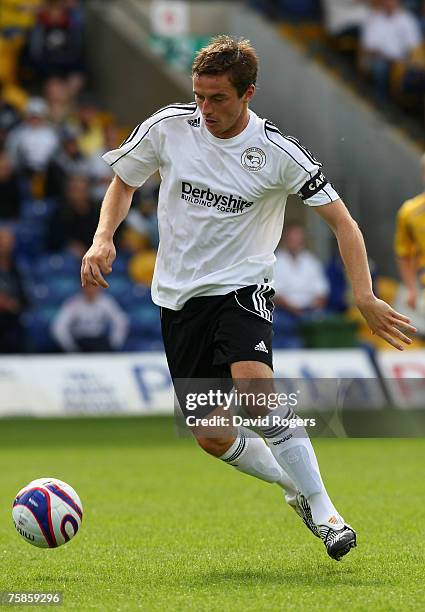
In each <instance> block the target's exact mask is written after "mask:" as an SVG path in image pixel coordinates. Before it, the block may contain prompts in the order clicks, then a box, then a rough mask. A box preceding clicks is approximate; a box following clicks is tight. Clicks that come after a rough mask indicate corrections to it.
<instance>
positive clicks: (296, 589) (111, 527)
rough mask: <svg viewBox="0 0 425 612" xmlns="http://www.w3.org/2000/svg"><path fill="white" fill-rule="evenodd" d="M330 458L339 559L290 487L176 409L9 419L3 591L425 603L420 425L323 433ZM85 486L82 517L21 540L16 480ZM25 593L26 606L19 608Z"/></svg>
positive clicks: (173, 603) (120, 597) (3, 457)
mask: <svg viewBox="0 0 425 612" xmlns="http://www.w3.org/2000/svg"><path fill="white" fill-rule="evenodd" d="M315 446H316V450H317V455H318V458H319V461H320V464H321V468H322V473H323V475H324V478H325V481H326V483H327V486H328V490H329V492H330V494H331V496H332V497H333V499H334V501H335V503H336V505H337V507H338V508H339V509H340V511H341V512H342V513H343V514H344V515H345V518H346V520H348V521H349V522H350V523H351V524H352V525H353V526H354V527H355V528H356V529H357V531H358V548H356V549H354V550H353V551H352V552H351V553H350V554H349V555H348V557H346V558H345V559H344V560H342V561H341V562H340V563H336V562H335V561H333V560H331V559H330V558H329V557H328V556H327V555H326V552H325V549H324V547H323V545H322V544H321V542H320V541H319V540H317V539H316V538H314V537H313V536H312V535H311V534H310V532H308V531H307V529H306V528H305V527H304V526H303V524H302V523H301V521H300V519H298V518H297V517H296V515H295V514H294V513H293V511H291V510H290V509H289V508H287V507H286V505H285V504H284V503H283V501H282V499H283V497H282V494H281V492H280V490H279V488H278V487H277V486H276V485H267V484H265V483H262V482H260V481H258V480H255V479H253V478H250V477H248V476H245V475H242V474H239V473H238V472H236V471H235V470H233V469H231V468H230V467H229V466H226V465H224V464H223V463H220V462H219V461H216V460H214V459H212V458H210V457H208V456H207V455H205V454H204V453H202V452H201V451H200V450H198V449H197V447H196V445H195V443H194V442H193V441H192V440H190V439H181V438H180V439H179V438H177V437H176V436H175V435H174V428H173V422H172V420H171V419H169V418H152V417H150V418H140V419H139V418H132V419H110V420H108V419H99V420H96V419H88V420H84V421H83V420H56V421H29V420H22V421H19V420H10V421H8V420H6V421H0V466H1V470H0V491H1V505H0V567H1V571H0V591H38V592H39V591H50V592H52V591H61V592H63V595H64V604H63V606H62V607H61V608H59V609H61V610H77V611H79V610H81V611H86V610H102V611H103V610H108V611H109V610H111V611H119V610H147V611H151V610H161V611H162V610H167V609H168V610H194V611H195V610H196V611H200V610H205V611H208V612H210V611H220V612H222V611H227V610H229V611H237V610H256V611H257V610H258V611H263V610H276V611H282V610H297V611H303V610H336V611H339V610H343V609H345V608H346V607H347V606H348V607H349V608H350V609H352V610H365V611H366V610H367V611H369V610H384V611H388V610H394V611H395V610H397V611H398V610H400V609H403V610H416V609H417V610H423V609H424V602H425V581H424V567H425V555H424V544H425V541H424V524H425V504H424V498H425V495H424V494H425V479H424V477H423V457H424V453H425V439H405V440H402V439H399V440H393V439H385V440H375V439H368V440H365V439H364V440H355V439H321V440H317V441H316V442H315ZM41 476H55V477H57V478H61V479H63V480H65V481H68V482H69V483H70V484H71V485H72V486H74V487H75V488H76V490H77V491H78V493H79V494H80V496H81V499H82V501H83V505H84V511H85V514H84V520H83V525H82V529H81V531H80V532H79V533H78V535H77V537H76V538H75V539H74V540H73V541H72V542H71V543H70V544H68V545H66V546H63V547H61V548H58V549H54V550H41V549H37V548H35V547H32V546H30V545H29V544H27V543H26V542H25V541H24V540H23V539H22V538H21V537H20V536H18V534H17V533H16V532H15V529H14V527H13V524H12V520H11V504H12V500H13V497H14V495H15V493H16V492H17V490H18V489H19V488H20V487H21V486H23V485H25V484H27V483H28V482H29V481H30V480H32V479H34V478H37V477H41ZM19 609H21V608H19Z"/></svg>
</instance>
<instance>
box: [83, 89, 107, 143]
mask: <svg viewBox="0 0 425 612" xmlns="http://www.w3.org/2000/svg"><path fill="white" fill-rule="evenodd" d="M77 126H78V128H79V130H80V138H79V141H78V142H79V145H80V148H81V151H82V152H83V154H84V155H95V154H98V153H99V152H100V151H103V150H104V147H105V141H104V134H103V124H102V121H101V119H100V112H99V108H98V105H97V103H96V101H95V100H94V98H93V96H92V95H91V94H89V93H85V94H83V95H82V96H81V97H80V99H79V103H78V119H77Z"/></svg>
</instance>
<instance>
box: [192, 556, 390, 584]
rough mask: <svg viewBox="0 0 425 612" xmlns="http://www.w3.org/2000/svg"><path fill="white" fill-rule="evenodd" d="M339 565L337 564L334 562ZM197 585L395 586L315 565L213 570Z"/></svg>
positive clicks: (354, 571)
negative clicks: (271, 568) (265, 568)
mask: <svg viewBox="0 0 425 612" xmlns="http://www.w3.org/2000/svg"><path fill="white" fill-rule="evenodd" d="M333 563H335V562H333ZM194 582H195V583H196V584H199V585H201V584H202V585H203V586H206V585H208V586H209V587H212V586H217V587H222V586H223V584H227V585H230V584H232V583H234V584H235V586H238V587H240V586H241V584H243V585H245V586H247V587H252V586H256V585H259V584H261V585H265V584H268V585H280V586H285V584H290V585H291V586H305V587H307V586H308V587H311V585H312V584H316V585H320V586H322V587H323V586H325V587H326V586H329V587H335V585H337V584H341V585H344V586H354V587H372V586H378V587H379V586H381V587H382V586H386V585H389V584H391V582H390V580H389V579H388V580H386V579H385V577H382V579H381V580H379V579H376V577H375V578H372V577H369V578H368V577H366V576H359V575H358V570H357V568H354V567H348V566H346V567H344V566H343V565H342V564H339V565H338V566H335V567H334V568H332V567H321V566H315V567H314V568H311V571H305V570H304V571H299V570H297V569H295V568H288V567H282V568H281V569H273V570H258V571H255V570H244V569H229V570H214V569H212V570H210V571H208V572H205V573H203V574H202V575H200V576H198V577H197V578H195V577H194Z"/></svg>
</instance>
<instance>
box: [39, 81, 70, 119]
mask: <svg viewBox="0 0 425 612" xmlns="http://www.w3.org/2000/svg"><path fill="white" fill-rule="evenodd" d="M44 99H45V100H46V102H47V105H48V107H49V111H48V119H49V121H50V122H51V123H52V124H53V125H55V126H58V127H63V126H64V125H65V124H66V122H67V121H69V120H70V119H71V117H72V114H73V103H72V95H71V88H70V86H69V83H68V81H67V80H66V79H63V78H60V77H51V78H50V79H47V81H46V83H45V84H44Z"/></svg>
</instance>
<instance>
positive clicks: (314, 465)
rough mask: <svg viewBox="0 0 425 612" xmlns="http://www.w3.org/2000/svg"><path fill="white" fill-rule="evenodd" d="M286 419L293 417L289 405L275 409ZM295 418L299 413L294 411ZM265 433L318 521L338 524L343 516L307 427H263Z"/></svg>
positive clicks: (282, 465) (274, 453) (319, 523)
mask: <svg viewBox="0 0 425 612" xmlns="http://www.w3.org/2000/svg"><path fill="white" fill-rule="evenodd" d="M279 412H282V414H279V416H281V417H282V419H285V418H289V417H288V415H287V414H283V413H284V412H287V409H282V411H279V410H274V411H273V414H274V415H277V414H278V413H279ZM292 418H295V415H292ZM262 431H263V434H264V437H265V439H266V441H267V443H268V445H269V447H270V449H271V452H272V454H273V456H274V457H275V459H276V461H277V462H278V463H279V465H280V466H281V467H282V468H283V469H284V470H285V471H286V472H287V474H288V475H289V477H290V479H292V481H293V482H294V483H295V485H296V488H297V489H298V490H299V491H301V493H302V494H303V495H304V496H305V497H306V498H307V500H308V503H309V504H310V507H311V511H312V515H313V520H314V523H315V524H316V525H322V524H326V523H331V524H333V525H334V526H335V527H336V528H337V527H338V525H339V524H342V525H343V520H342V518H341V517H340V515H339V514H338V512H337V510H336V509H335V506H334V505H333V503H332V501H331V500H330V498H329V495H328V493H327V491H326V489H325V486H324V484H323V480H322V477H321V474H320V469H319V464H318V462H317V458H316V454H315V452H314V449H313V446H312V444H311V441H310V438H309V437H308V433H307V431H306V429H305V428H304V427H299V426H297V427H295V428H293V429H291V428H289V427H286V426H274V427H273V426H272V427H265V428H263V430H262Z"/></svg>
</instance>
